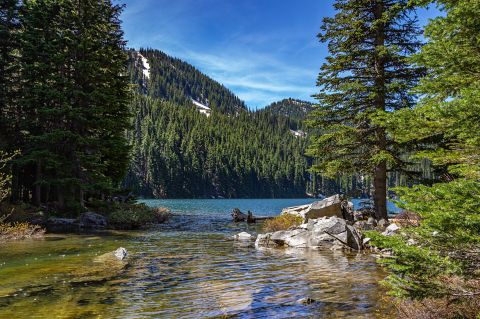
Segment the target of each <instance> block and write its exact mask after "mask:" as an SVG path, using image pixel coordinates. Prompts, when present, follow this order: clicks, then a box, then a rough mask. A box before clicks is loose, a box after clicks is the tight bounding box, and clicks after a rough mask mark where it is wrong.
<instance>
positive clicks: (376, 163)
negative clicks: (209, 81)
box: [308, 0, 421, 218]
mask: <svg viewBox="0 0 480 319" xmlns="http://www.w3.org/2000/svg"><path fill="white" fill-rule="evenodd" d="M408 2H409V1H407V0H373V1H372V0H360V1H358V0H337V1H335V4H334V6H335V9H336V11H337V13H336V15H335V16H334V17H333V18H325V19H324V21H323V26H322V33H320V34H319V38H320V40H321V41H322V42H328V49H329V52H330V56H328V57H327V62H326V63H325V64H323V66H322V68H321V72H320V74H319V77H318V82H317V84H318V86H319V87H320V90H321V91H320V93H319V94H317V95H316V98H317V99H318V101H319V104H320V106H319V107H318V108H317V110H315V111H314V112H313V115H312V117H311V121H310V124H311V125H312V126H313V127H315V128H317V129H319V130H321V131H322V133H323V134H321V135H320V136H318V137H316V138H313V139H312V144H311V146H310V148H309V152H308V154H309V155H312V156H314V157H316V158H317V159H318V162H317V164H316V165H315V166H314V169H315V170H317V171H319V172H322V173H324V174H327V175H329V176H335V175H338V174H352V173H361V174H367V175H371V176H373V187H374V203H375V210H376V212H377V216H376V217H377V218H387V210H386V180H387V170H392V169H397V168H400V167H402V166H403V165H404V163H402V160H401V158H400V156H399V155H400V153H401V152H405V150H400V149H399V147H398V145H397V144H395V143H394V142H393V141H392V140H391V139H390V138H389V137H388V135H387V134H386V132H385V129H386V128H385V127H384V126H382V125H379V124H377V123H376V122H375V121H374V119H375V118H376V117H377V116H381V115H382V114H384V113H385V112H391V111H394V110H398V109H401V108H409V107H411V106H412V105H413V102H414V97H413V96H411V95H409V94H408V91H409V89H410V88H412V87H413V86H414V85H415V84H416V82H417V79H418V77H419V75H420V73H421V72H420V70H419V69H417V68H415V67H412V66H411V65H410V64H409V62H408V61H407V57H408V56H409V55H410V54H412V53H414V52H415V50H416V49H417V48H418V47H419V45H420V43H419V40H418V39H417V37H418V36H419V29H418V28H417V26H416V18H415V15H414V12H413V9H412V7H410V6H409V5H408Z"/></svg>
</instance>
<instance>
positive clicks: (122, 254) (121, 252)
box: [113, 247, 128, 260]
mask: <svg viewBox="0 0 480 319" xmlns="http://www.w3.org/2000/svg"><path fill="white" fill-rule="evenodd" d="M113 255H114V256H115V257H116V258H117V259H118V260H124V259H125V258H127V256H128V252H127V250H126V249H125V248H123V247H120V248H118V249H117V250H115V251H114V252H113Z"/></svg>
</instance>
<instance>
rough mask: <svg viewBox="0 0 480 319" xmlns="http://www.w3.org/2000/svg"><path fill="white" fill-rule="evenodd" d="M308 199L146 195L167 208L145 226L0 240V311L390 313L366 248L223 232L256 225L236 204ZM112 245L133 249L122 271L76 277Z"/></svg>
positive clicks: (269, 209)
mask: <svg viewBox="0 0 480 319" xmlns="http://www.w3.org/2000/svg"><path fill="white" fill-rule="evenodd" d="M310 201H311V200H306V199H298V200H297V199H279V200H258V199H254V200H146V201H145V202H146V203H147V204H148V205H151V206H164V207H168V208H170V209H171V210H172V212H173V213H174V214H175V215H174V216H173V218H172V219H171V220H170V221H169V222H168V223H166V224H163V225H160V226H158V227H156V228H155V229H150V230H148V231H131V232H110V233H105V234H95V235H55V236H53V237H49V238H47V239H46V240H36V241H34V240H32V241H22V242H16V243H8V244H4V245H0V318H2V319H3V318H5V319H7V318H389V317H390V316H391V313H390V311H391V307H390V306H389V303H388V301H387V300H386V298H385V291H384V290H383V289H382V288H381V287H380V286H379V285H378V281H379V280H381V279H383V278H384V277H385V273H384V272H383V270H382V269H381V268H380V267H379V266H378V265H377V264H376V262H375V259H374V258H373V257H372V256H370V255H368V254H346V253H343V252H339V251H336V252H333V251H330V250H327V251H315V250H304V249H261V250H259V249H255V248H254V247H253V246H252V245H247V244H242V243H238V242H234V241H232V240H230V239H229V237H231V236H232V235H234V234H236V233H238V232H240V231H248V232H250V233H256V232H258V231H260V229H259V227H260V226H259V225H246V224H243V223H241V224H235V223H232V222H231V218H230V215H229V212H230V211H231V210H232V209H233V208H235V207H238V208H240V209H241V210H247V209H250V210H251V211H253V212H254V213H255V214H256V215H264V216H269V215H270V216H271V215H276V214H278V213H279V212H280V211H281V209H282V208H283V207H287V206H294V205H300V204H305V203H308V202H310ZM120 246H122V247H125V248H127V250H128V251H129V252H130V256H131V257H133V260H132V261H131V263H130V266H129V267H128V268H127V269H126V270H125V271H124V272H123V273H121V274H120V275H119V276H115V277H112V278H107V279H105V280H101V281H98V280H97V281H92V282H90V281H78V280H77V277H78V274H79V273H84V271H85V269H87V270H88V269H93V267H95V266H96V265H95V263H93V262H92V260H93V259H94V258H95V257H96V256H98V255H101V254H104V253H106V252H109V251H112V250H114V249H116V248H118V247H120ZM301 298H311V299H313V300H315V302H313V303H311V304H309V305H304V304H301V303H299V302H298V300H299V299H301Z"/></svg>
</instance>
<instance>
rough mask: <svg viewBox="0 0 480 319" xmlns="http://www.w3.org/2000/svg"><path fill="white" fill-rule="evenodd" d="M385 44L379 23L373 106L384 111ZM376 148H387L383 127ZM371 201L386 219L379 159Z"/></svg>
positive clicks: (379, 7) (380, 8) (379, 5)
mask: <svg viewBox="0 0 480 319" xmlns="http://www.w3.org/2000/svg"><path fill="white" fill-rule="evenodd" d="M383 13H384V0H377V1H376V2H375V7H374V16H375V20H377V21H378V20H380V19H382V18H383ZM384 46H385V25H383V24H382V23H379V25H378V26H377V27H376V30H375V50H376V54H375V93H376V95H375V108H376V109H377V110H378V111H385V100H386V98H385V91H386V84H385V58H384V56H383V49H384ZM375 135H376V139H377V145H376V146H377V148H376V149H375V152H376V153H378V152H385V151H386V150H387V138H386V133H385V129H384V128H383V127H377V129H376V130H375ZM373 175H374V176H373V191H374V194H373V201H374V206H375V214H376V218H377V219H382V218H384V219H387V218H388V216H387V163H386V162H385V161H381V162H380V163H378V164H377V165H376V166H375V169H374V174H373Z"/></svg>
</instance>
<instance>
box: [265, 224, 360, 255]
mask: <svg viewBox="0 0 480 319" xmlns="http://www.w3.org/2000/svg"><path fill="white" fill-rule="evenodd" d="M335 244H337V245H339V246H341V247H343V246H344V245H347V246H349V247H351V248H352V249H355V250H360V249H362V247H363V243H362V235H361V233H360V232H358V231H357V230H356V229H355V228H354V227H353V226H350V225H348V224H347V222H346V221H345V220H344V219H342V218H338V217H330V218H327V217H324V218H320V219H315V220H312V219H311V220H309V222H308V224H307V226H306V228H304V227H302V228H295V229H290V230H282V231H277V232H274V233H268V234H263V235H259V236H258V237H257V240H256V241H255V246H257V247H258V246H288V247H307V248H320V247H326V248H330V247H332V246H333V245H335Z"/></svg>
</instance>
